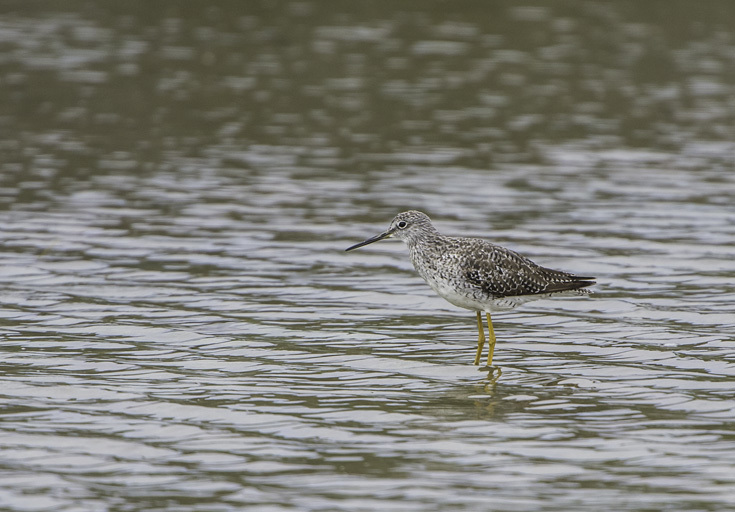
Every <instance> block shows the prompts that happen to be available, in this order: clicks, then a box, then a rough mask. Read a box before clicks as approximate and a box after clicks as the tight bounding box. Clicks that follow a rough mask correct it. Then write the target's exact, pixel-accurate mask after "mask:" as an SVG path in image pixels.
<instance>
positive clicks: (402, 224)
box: [396, 220, 408, 229]
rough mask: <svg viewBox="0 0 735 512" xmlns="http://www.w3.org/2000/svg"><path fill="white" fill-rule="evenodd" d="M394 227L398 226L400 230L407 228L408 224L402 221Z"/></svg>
mask: <svg viewBox="0 0 735 512" xmlns="http://www.w3.org/2000/svg"><path fill="white" fill-rule="evenodd" d="M396 226H398V227H399V228H400V229H403V228H405V227H406V226H408V222H406V221H405V220H402V221H400V222H399V223H398V224H396Z"/></svg>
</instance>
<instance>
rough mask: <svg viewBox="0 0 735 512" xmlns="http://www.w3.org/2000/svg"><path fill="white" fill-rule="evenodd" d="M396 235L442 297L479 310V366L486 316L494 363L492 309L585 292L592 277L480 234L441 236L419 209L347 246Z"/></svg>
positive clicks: (593, 280)
mask: <svg viewBox="0 0 735 512" xmlns="http://www.w3.org/2000/svg"><path fill="white" fill-rule="evenodd" d="M390 237H396V238H400V239H401V240H403V241H404V242H406V244H407V245H408V251H409V255H410V258H411V262H412V263H413V266H414V268H416V271H417V272H418V273H419V275H420V276H421V277H423V278H424V281H426V282H427V283H428V284H429V286H431V287H432V288H433V289H434V291H435V292H436V293H437V294H439V296H440V297H442V298H443V299H445V300H447V301H449V302H450V303H451V304H454V305H455V306H458V307H460V308H465V309H469V310H471V311H475V312H476V313H477V330H478V332H479V335H478V339H477V354H476V356H475V364H476V365H479V364H480V358H481V356H482V351H483V347H484V346H485V332H484V326H483V322H482V313H483V312H484V313H485V315H486V316H487V323H488V331H489V340H488V355H487V365H488V366H490V365H492V361H493V352H494V351H495V341H496V340H495V330H494V329H493V322H492V318H491V317H490V314H491V313H495V312H498V311H508V310H511V309H513V308H515V307H517V306H520V305H521V304H524V303H526V302H528V301H531V300H536V299H541V298H544V297H549V296H552V295H560V294H569V293H572V294H586V293H589V290H586V289H585V288H587V287H588V286H592V285H593V284H595V278H594V277H585V276H578V275H575V274H571V273H569V272H563V271H561V270H552V269H550V268H545V267H542V266H540V265H537V264H536V263H534V262H533V261H531V260H529V259H528V258H526V257H524V256H521V255H520V254H518V253H517V252H515V251H511V250H510V249H506V248H504V247H500V246H499V245H495V244H493V243H491V242H488V241H487V240H482V239H479V238H462V237H453V236H446V235H442V234H440V233H439V232H438V231H437V230H436V228H435V227H434V225H433V224H432V223H431V219H429V217H428V216H427V215H426V214H425V213H422V212H419V211H416V210H410V211H407V212H403V213H399V214H398V215H396V216H395V218H394V219H393V220H392V221H391V223H390V227H389V228H388V230H387V231H384V232H382V233H380V234H379V235H376V236H374V237H371V238H368V239H367V240H365V241H363V242H360V243H359V244H355V245H353V246H351V247H348V248H347V249H345V251H352V250H354V249H357V248H359V247H363V246H365V245H368V244H372V243H373V242H377V241H379V240H383V239H385V238H390Z"/></svg>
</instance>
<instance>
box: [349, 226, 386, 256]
mask: <svg viewBox="0 0 735 512" xmlns="http://www.w3.org/2000/svg"><path fill="white" fill-rule="evenodd" d="M392 234H393V232H392V231H386V232H385V233H380V234H379V235H375V236H374V237H371V238H368V239H367V240H365V241H364V242H360V243H359V244H355V245H353V246H352V247H348V248H347V249H345V252H347V251H352V250H354V249H359V248H360V247H364V246H366V245H368V244H371V243H373V242H377V241H378V240H382V239H383V238H388V237H389V236H391V235H392Z"/></svg>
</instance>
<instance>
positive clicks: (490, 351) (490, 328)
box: [475, 313, 495, 366]
mask: <svg viewBox="0 0 735 512" xmlns="http://www.w3.org/2000/svg"><path fill="white" fill-rule="evenodd" d="M485 315H487V330H488V331H489V332H488V334H490V339H489V340H488V343H487V349H488V352H487V365H488V366H490V365H492V364H493V352H495V329H493V321H492V319H491V318H490V313H485ZM477 317H478V318H479V317H480V313H477ZM478 354H479V353H478ZM478 357H479V355H478ZM475 364H477V363H475Z"/></svg>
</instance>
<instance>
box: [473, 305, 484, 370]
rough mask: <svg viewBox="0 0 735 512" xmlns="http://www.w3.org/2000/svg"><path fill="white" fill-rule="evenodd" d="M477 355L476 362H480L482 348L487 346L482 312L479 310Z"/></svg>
mask: <svg viewBox="0 0 735 512" xmlns="http://www.w3.org/2000/svg"><path fill="white" fill-rule="evenodd" d="M477 332H478V333H479V336H478V337H477V355H476V356H475V364H476V365H477V364H480V357H481V356H482V349H483V347H484V346H485V328H484V327H483V326H482V314H481V313H480V312H479V311H478V312H477Z"/></svg>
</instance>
